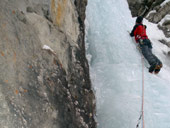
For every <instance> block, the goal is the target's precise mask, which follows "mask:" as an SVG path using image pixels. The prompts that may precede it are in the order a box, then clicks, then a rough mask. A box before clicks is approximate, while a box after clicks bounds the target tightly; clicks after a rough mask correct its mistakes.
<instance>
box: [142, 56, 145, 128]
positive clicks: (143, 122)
mask: <svg viewBox="0 0 170 128" xmlns="http://www.w3.org/2000/svg"><path fill="white" fill-rule="evenodd" d="M142 124H143V128H145V121H144V57H143V56H142Z"/></svg>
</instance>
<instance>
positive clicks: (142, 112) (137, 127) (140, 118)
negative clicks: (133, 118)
mask: <svg viewBox="0 0 170 128" xmlns="http://www.w3.org/2000/svg"><path fill="white" fill-rule="evenodd" d="M141 60H142V107H141V114H140V117H139V119H138V123H137V125H136V128H139V124H140V122H141V121H142V128H145V122H144V57H143V55H141Z"/></svg>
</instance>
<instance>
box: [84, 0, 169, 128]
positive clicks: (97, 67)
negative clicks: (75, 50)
mask: <svg viewBox="0 0 170 128" xmlns="http://www.w3.org/2000/svg"><path fill="white" fill-rule="evenodd" d="M86 13H87V19H86V26H87V29H86V48H87V57H88V58H89V63H90V73H91V79H92V83H93V86H94V89H95V91H96V97H97V121H98V123H99V125H98V128H135V127H136V124H137V120H138V118H139V115H140V112H141V94H142V63H141V55H140V53H139V51H138V50H137V48H136V44H135V43H134V41H133V40H132V39H131V37H129V34H128V32H127V31H131V29H132V28H133V25H134V23H135V19H133V18H132V17H131V14H130V11H129V8H128V4H127V2H126V1H125V0H105V1H104V0H89V1H88V6H87V12H86ZM144 24H146V25H147V32H148V35H149V38H150V39H151V41H152V43H153V47H154V48H153V52H154V54H155V55H157V56H158V57H159V58H160V59H161V60H162V62H163V64H164V67H163V69H162V70H161V72H160V74H158V75H154V74H149V73H148V69H147V68H146V67H148V64H147V63H146V62H145V69H144V77H145V83H144V84H145V99H144V100H145V102H144V115H145V128H170V100H169V99H170V81H169V80H170V69H169V61H168V59H169V58H168V57H167V56H166V53H167V52H168V51H170V49H169V48H167V46H165V45H163V44H160V43H159V41H158V40H159V39H162V38H164V35H163V34H162V32H161V31H159V30H158V29H157V27H156V25H154V24H151V23H149V22H147V21H144ZM163 53H164V54H163Z"/></svg>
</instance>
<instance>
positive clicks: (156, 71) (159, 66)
mask: <svg viewBox="0 0 170 128" xmlns="http://www.w3.org/2000/svg"><path fill="white" fill-rule="evenodd" d="M162 66H163V65H162V64H161V63H160V64H158V65H156V67H155V71H154V72H155V74H158V73H159V71H160V70H161V68H162Z"/></svg>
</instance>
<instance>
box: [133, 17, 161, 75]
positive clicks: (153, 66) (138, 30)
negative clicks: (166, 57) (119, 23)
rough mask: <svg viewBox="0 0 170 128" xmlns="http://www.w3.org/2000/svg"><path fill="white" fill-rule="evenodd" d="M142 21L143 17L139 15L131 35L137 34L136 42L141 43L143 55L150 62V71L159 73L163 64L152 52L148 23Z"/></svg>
mask: <svg viewBox="0 0 170 128" xmlns="http://www.w3.org/2000/svg"><path fill="white" fill-rule="evenodd" d="M142 21H143V17H141V16H138V17H137V19H136V24H135V26H134V27H133V29H132V31H131V33H130V36H131V37H133V36H135V40H136V43H139V46H140V49H141V51H142V54H143V56H144V57H145V59H146V60H147V61H148V63H149V64H150V68H149V72H150V73H153V72H155V73H156V74H157V73H158V72H159V71H160V69H161V68H162V66H163V65H162V62H161V61H160V60H159V59H158V58H157V57H156V56H155V55H154V54H153V53H152V44H151V41H150V40H149V38H148V36H147V35H146V25H143V23H142Z"/></svg>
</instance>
